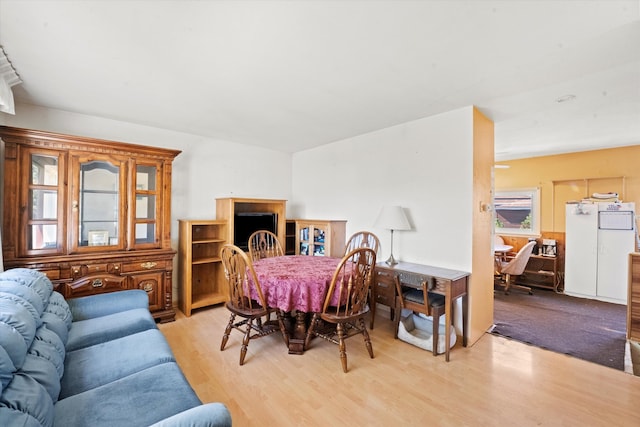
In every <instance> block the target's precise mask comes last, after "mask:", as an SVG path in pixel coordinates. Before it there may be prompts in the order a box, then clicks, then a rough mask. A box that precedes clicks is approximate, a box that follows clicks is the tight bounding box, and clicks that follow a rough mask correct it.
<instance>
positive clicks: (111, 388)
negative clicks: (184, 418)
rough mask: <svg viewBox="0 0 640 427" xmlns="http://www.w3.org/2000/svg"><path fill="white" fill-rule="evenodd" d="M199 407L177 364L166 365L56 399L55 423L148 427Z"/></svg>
mask: <svg viewBox="0 0 640 427" xmlns="http://www.w3.org/2000/svg"><path fill="white" fill-rule="evenodd" d="M97 403H98V404H97ZM200 404H201V402H200V399H198V397H197V396H196V394H195V392H194V391H193V389H192V388H191V386H190V385H189V383H188V382H187V380H186V379H185V377H184V375H183V374H182V372H181V371H180V368H179V367H178V365H177V364H176V363H175V362H169V363H163V364H161V365H156V366H153V367H151V368H148V369H145V370H143V371H140V372H136V373H134V374H132V375H129V376H127V377H124V378H121V379H119V380H116V381H113V382H110V383H108V384H105V385H103V386H100V387H96V388H93V389H91V390H87V391H85V392H83V393H79V394H75V395H73V396H70V397H67V398H66V399H61V400H59V401H58V403H56V405H55V424H56V425H60V426H62V425H64V426H65V427H85V426H91V427H101V426H108V427H112V426H118V427H129V426H131V427H134V426H135V427H139V426H149V425H151V424H153V423H156V422H158V421H161V420H163V419H164V418H167V417H170V416H172V415H175V414H177V413H179V412H182V411H185V410H187V409H190V408H193V407H195V406H198V405H200Z"/></svg>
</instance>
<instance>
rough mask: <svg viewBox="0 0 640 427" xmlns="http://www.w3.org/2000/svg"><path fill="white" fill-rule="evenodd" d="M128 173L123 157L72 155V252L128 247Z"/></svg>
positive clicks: (70, 241) (93, 154)
mask: <svg viewBox="0 0 640 427" xmlns="http://www.w3.org/2000/svg"><path fill="white" fill-rule="evenodd" d="M126 171H127V163H126V160H125V159H123V158H119V157H117V156H113V155H101V154H95V153H72V155H71V165H70V175H71V176H70V181H71V192H70V194H71V196H70V197H71V200H70V203H71V221H70V228H69V230H68V236H69V247H70V249H69V251H70V253H79V252H82V253H91V252H104V251H106V250H109V251H113V250H122V249H124V248H125V233H126V226H125V224H126V222H125V221H126V212H125V211H126V206H127V205H126V202H127V198H126V194H127V186H126V183H127V174H126Z"/></svg>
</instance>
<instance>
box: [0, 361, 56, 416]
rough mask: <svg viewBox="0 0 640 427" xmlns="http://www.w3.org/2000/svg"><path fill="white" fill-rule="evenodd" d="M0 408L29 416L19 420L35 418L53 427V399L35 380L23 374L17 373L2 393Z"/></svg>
mask: <svg viewBox="0 0 640 427" xmlns="http://www.w3.org/2000/svg"><path fill="white" fill-rule="evenodd" d="M0 407H6V408H10V409H13V410H15V411H19V412H23V413H25V414H29V416H23V417H21V418H19V419H24V420H28V419H29V418H30V417H33V418H35V419H37V420H38V422H39V423H40V424H42V425H43V426H52V425H53V415H54V411H53V401H52V400H51V397H50V396H49V394H48V393H47V392H46V390H45V389H44V387H42V386H41V385H40V384H38V382H37V381H36V380H35V379H33V378H32V377H30V376H28V375H25V374H23V373H21V372H18V373H16V374H15V375H14V376H13V379H12V380H11V382H10V383H9V385H8V386H7V388H5V389H4V390H3V391H2V396H0ZM3 412H8V411H3ZM3 425H20V424H3Z"/></svg>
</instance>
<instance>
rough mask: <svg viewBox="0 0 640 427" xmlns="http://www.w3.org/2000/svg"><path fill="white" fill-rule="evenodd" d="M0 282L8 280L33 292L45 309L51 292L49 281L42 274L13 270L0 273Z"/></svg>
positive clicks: (19, 269) (26, 269) (29, 270)
mask: <svg viewBox="0 0 640 427" xmlns="http://www.w3.org/2000/svg"><path fill="white" fill-rule="evenodd" d="M0 280H10V281H14V282H16V283H19V284H21V285H23V286H26V287H28V288H31V289H32V290H34V291H35V292H36V293H37V294H38V295H39V296H40V299H41V300H42V305H43V307H44V308H45V309H46V308H47V304H48V303H49V296H51V292H53V284H52V283H51V280H49V278H48V277H47V276H46V275H45V274H44V273H42V272H40V271H38V270H32V269H30V268H13V269H11V270H7V271H3V272H2V273H0Z"/></svg>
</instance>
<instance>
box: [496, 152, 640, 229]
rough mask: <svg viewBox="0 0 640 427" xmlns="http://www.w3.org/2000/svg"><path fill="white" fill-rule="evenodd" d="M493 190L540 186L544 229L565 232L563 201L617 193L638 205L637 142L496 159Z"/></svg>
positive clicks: (639, 165) (639, 170)
mask: <svg viewBox="0 0 640 427" xmlns="http://www.w3.org/2000/svg"><path fill="white" fill-rule="evenodd" d="M499 163H500V164H504V165H509V166H510V167H509V168H508V169H496V170H495V189H496V190H497V191H499V190H502V189H509V188H531V187H539V188H540V203H541V210H540V216H541V227H540V230H541V231H543V232H545V231H546V232H564V231H565V220H564V216H565V203H566V202H567V201H569V200H580V199H582V198H583V197H587V196H590V195H591V194H593V193H606V192H617V193H619V195H620V199H621V200H622V201H624V202H635V203H636V204H637V205H639V206H640V145H634V146H630V147H621V148H611V149H606V150H594V151H583V152H579V153H570V154H561V155H555V156H543V157H533V158H528V159H519V160H509V161H504V162H499Z"/></svg>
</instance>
